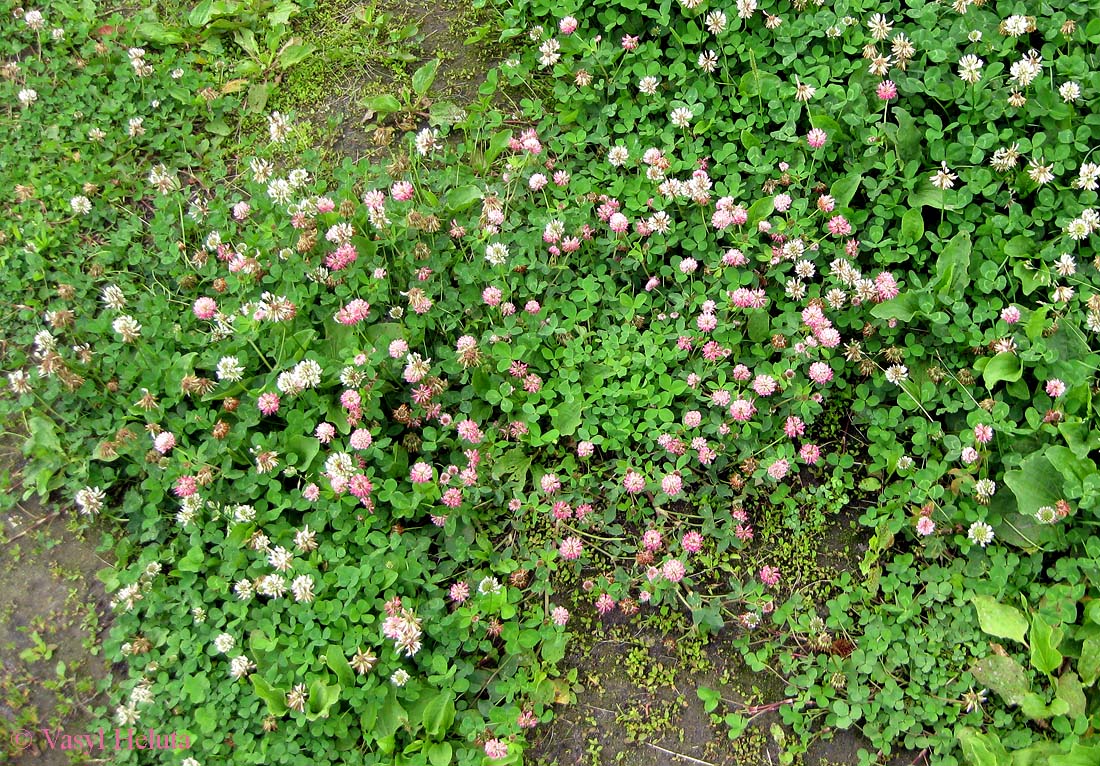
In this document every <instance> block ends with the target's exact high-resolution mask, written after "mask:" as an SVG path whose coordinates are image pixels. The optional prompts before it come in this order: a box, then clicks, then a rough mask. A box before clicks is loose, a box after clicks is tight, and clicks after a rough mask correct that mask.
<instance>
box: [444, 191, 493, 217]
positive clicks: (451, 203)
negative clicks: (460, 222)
mask: <svg viewBox="0 0 1100 766" xmlns="http://www.w3.org/2000/svg"><path fill="white" fill-rule="evenodd" d="M484 196H485V192H484V191H482V189H481V188H480V187H477V186H474V185H473V184H469V185H467V186H456V187H455V188H454V189H451V190H450V191H449V192H447V197H446V205H447V209H448V210H450V211H452V212H457V211H459V210H465V209H466V208H468V207H469V206H470V205H472V204H474V203H475V202H477V201H478V200H479V199H481V198H482V197H484Z"/></svg>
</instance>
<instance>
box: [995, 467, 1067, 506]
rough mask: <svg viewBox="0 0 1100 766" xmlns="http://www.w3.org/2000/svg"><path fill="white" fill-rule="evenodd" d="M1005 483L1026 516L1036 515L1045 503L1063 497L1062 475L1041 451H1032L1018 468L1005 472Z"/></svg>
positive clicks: (1047, 503)
mask: <svg viewBox="0 0 1100 766" xmlns="http://www.w3.org/2000/svg"><path fill="white" fill-rule="evenodd" d="M1005 484H1006V485H1008V488H1009V489H1011V490H1012V494H1014V495H1015V496H1016V505H1017V507H1018V509H1019V511H1020V513H1022V514H1023V515H1024V516H1034V515H1035V512H1036V511H1038V510H1039V509H1040V508H1041V507H1043V506H1044V505H1054V504H1055V503H1056V502H1058V500H1059V499H1061V497H1062V476H1061V474H1059V473H1058V471H1056V470H1055V469H1054V466H1052V465H1051V464H1050V461H1049V460H1047V459H1046V457H1044V456H1043V455H1042V454H1040V453H1037V452H1036V453H1032V455H1031V456H1030V457H1028V458H1027V459H1026V460H1024V462H1023V463H1021V464H1020V467H1019V468H1018V469H1015V470H1012V471H1006V472H1005Z"/></svg>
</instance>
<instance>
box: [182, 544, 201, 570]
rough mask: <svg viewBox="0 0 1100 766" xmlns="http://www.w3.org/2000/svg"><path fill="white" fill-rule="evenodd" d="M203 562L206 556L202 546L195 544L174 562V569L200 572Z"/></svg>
mask: <svg viewBox="0 0 1100 766" xmlns="http://www.w3.org/2000/svg"><path fill="white" fill-rule="evenodd" d="M205 563H206V556H205V555H204V554H203V551H202V548H200V547H199V546H197V545H196V546H192V547H191V548H189V549H188V550H187V553H186V555H184V557H183V558H181V559H180V560H179V561H177V562H176V569H178V570H180V571H181V572H201V571H202V569H203V565H204V564H205Z"/></svg>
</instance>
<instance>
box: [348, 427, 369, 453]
mask: <svg viewBox="0 0 1100 766" xmlns="http://www.w3.org/2000/svg"><path fill="white" fill-rule="evenodd" d="M348 441H349V442H350V444H351V446H352V448H353V449H367V448H368V447H370V445H371V444H372V443H373V442H374V437H372V436H371V435H370V431H368V430H367V429H366V428H357V429H355V431H353V432H352V434H351V438H350V439H349V440H348Z"/></svg>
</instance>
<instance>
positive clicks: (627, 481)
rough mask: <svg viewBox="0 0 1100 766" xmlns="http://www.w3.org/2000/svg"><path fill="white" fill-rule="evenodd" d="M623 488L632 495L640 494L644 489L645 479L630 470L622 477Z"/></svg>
mask: <svg viewBox="0 0 1100 766" xmlns="http://www.w3.org/2000/svg"><path fill="white" fill-rule="evenodd" d="M623 488H624V489H626V491H627V492H629V493H630V494H632V495H633V494H636V493H638V492H641V491H642V490H643V489H645V477H644V476H642V475H641V474H640V473H638V472H637V471H635V470H634V469H633V468H631V469H630V470H628V471H627V472H626V476H624V477H623Z"/></svg>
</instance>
